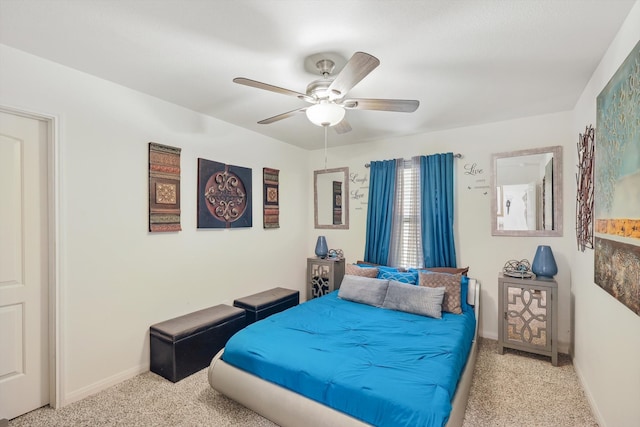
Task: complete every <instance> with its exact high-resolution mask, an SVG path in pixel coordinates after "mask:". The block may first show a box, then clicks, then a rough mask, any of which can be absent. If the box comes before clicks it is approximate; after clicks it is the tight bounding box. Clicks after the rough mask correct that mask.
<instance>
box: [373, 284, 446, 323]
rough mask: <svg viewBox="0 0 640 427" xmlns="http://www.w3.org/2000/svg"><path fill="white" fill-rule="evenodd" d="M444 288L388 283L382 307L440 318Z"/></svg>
mask: <svg viewBox="0 0 640 427" xmlns="http://www.w3.org/2000/svg"><path fill="white" fill-rule="evenodd" d="M443 297H444V288H429V287H426V286H413V285H408V284H406V283H400V282H394V281H389V287H388V288H387V295H386V296H385V297H384V302H383V303H382V306H383V307H384V308H389V309H391V310H398V311H405V312H407V313H413V314H419V315H421V316H429V317H433V318H436V319H440V318H442V299H443Z"/></svg>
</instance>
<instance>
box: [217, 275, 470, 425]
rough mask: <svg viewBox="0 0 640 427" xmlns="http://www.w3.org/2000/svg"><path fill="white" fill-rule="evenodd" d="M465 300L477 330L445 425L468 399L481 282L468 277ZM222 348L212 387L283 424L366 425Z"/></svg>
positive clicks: (458, 417) (459, 416) (456, 419)
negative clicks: (233, 360) (249, 367)
mask: <svg viewBox="0 0 640 427" xmlns="http://www.w3.org/2000/svg"><path fill="white" fill-rule="evenodd" d="M467 301H468V303H469V304H471V305H473V306H474V310H475V314H476V330H475V333H474V339H473V343H472V345H471V351H470V352H469V356H468V358H467V362H466V365H465V368H464V371H463V372H462V376H461V378H460V381H459V383H458V388H457V389H456V393H455V395H454V397H453V400H452V401H451V404H452V407H453V409H452V410H451V414H450V415H449V421H448V422H447V427H461V426H462V422H463V420H464V413H465V411H466V408H467V400H468V399H469V389H470V388H471V380H472V379H473V370H474V367H475V364H476V355H477V352H478V349H477V345H478V323H479V321H480V283H479V282H478V281H477V280H475V279H469V292H468V295H467ZM223 352H224V349H222V350H220V352H218V354H216V356H215V357H214V358H213V360H212V361H211V365H210V366H209V384H211V387H212V388H213V389H214V390H217V391H219V392H220V393H222V394H224V395H225V396H227V397H229V398H231V399H233V400H235V401H236V402H238V403H240V404H242V405H244V406H246V407H247V408H249V409H251V410H253V411H255V412H257V413H258V414H260V415H262V416H263V417H265V418H268V419H269V420H271V421H273V422H274V423H276V424H278V425H280V426H282V427H299V426H301V425H304V426H307V427H325V426H345V427H358V426H368V425H369V424H366V423H364V422H362V421H360V420H358V419H355V418H353V417H351V416H349V415H347V414H344V413H342V412H339V411H336V410H335V409H332V408H330V407H328V406H325V405H323V404H321V403H318V402H316V401H314V400H311V399H309V398H307V397H305V396H302V395H301V394H298V393H296V392H293V391H291V390H288V389H286V388H283V387H281V386H279V385H276V384H274V383H271V382H269V381H266V380H263V379H261V378H258V377H256V376H255V375H252V374H249V373H247V372H245V371H243V370H241V369H238V368H236V367H234V366H232V365H229V364H228V363H225V361H224V360H222V358H221V357H222V354H223Z"/></svg>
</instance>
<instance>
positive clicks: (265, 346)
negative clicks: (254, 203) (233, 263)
mask: <svg viewBox="0 0 640 427" xmlns="http://www.w3.org/2000/svg"><path fill="white" fill-rule="evenodd" d="M479 289H480V285H479V283H478V282H477V281H476V280H474V279H469V280H468V291H467V292H465V293H466V297H467V298H466V303H467V304H465V307H466V308H465V310H464V311H463V312H462V314H452V313H444V312H443V313H442V318H440V319H434V318H430V317H426V316H420V315H416V314H412V313H406V312H402V311H396V310H390V309H386V308H381V307H377V306H372V305H368V304H361V303H358V302H353V301H348V300H345V299H343V298H340V297H338V291H335V292H332V293H330V294H328V295H326V296H323V297H321V298H316V299H313V300H310V301H307V302H305V303H303V304H300V305H298V306H296V307H293V308H291V309H288V310H286V311H284V312H281V313H278V314H275V315H273V316H271V317H269V318H267V319H265V320H262V321H260V322H257V323H255V324H253V325H250V326H248V327H247V328H245V329H243V330H242V331H240V332H238V333H237V334H236V335H234V337H232V339H231V340H229V342H228V343H227V346H226V347H225V349H223V350H221V351H220V352H219V353H218V354H217V355H216V356H215V357H214V358H213V360H212V362H211V365H210V367H209V372H208V374H209V383H210V385H211V387H212V388H214V389H215V390H217V391H219V392H221V393H222V394H224V395H226V396H228V397H229V398H231V399H233V400H235V401H237V402H239V403H241V404H242V405H244V406H246V407H248V408H249V409H252V410H253V411H255V412H257V413H259V414H261V415H262V416H264V417H266V418H268V419H270V420H271V421H273V422H275V423H276V424H278V425H280V426H284V427H287V426H292V427H293V426H296V427H297V426H301V425H304V426H367V425H379V426H401V425H407V426H408V425H411V426H443V425H446V426H448V427H453V426H461V425H462V422H463V419H464V412H465V409H466V404H467V399H468V394H469V388H470V385H471V380H472V376H473V368H474V365H475V358H476V352H477V347H476V346H477V344H476V343H477V334H478V332H477V331H478V326H477V321H476V319H479V310H480V305H479V296H480V292H479ZM451 337H453V338H451ZM263 338H264V339H263ZM225 353H226V354H225Z"/></svg>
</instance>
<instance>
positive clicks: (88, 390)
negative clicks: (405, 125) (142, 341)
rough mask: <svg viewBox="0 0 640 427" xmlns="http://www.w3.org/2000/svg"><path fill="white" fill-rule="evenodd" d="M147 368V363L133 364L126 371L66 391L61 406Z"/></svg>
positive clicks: (126, 378) (138, 373)
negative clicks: (77, 388) (68, 391)
mask: <svg viewBox="0 0 640 427" xmlns="http://www.w3.org/2000/svg"><path fill="white" fill-rule="evenodd" d="M148 370H149V365H148V364H144V365H138V366H134V367H133V368H130V369H127V370H126V371H122V372H120V373H118V374H115V375H112V376H110V377H108V378H105V379H103V380H100V381H98V382H95V383H93V384H89V385H88V386H85V387H82V388H81V389H79V390H75V391H72V392H70V393H66V394H65V396H64V397H63V399H62V406H67V405H69V404H71V403H73V402H77V401H78V400H82V399H84V398H85V397H89V396H91V395H93V394H96V393H98V392H101V391H102V390H105V389H107V388H109V387H111V386H114V385H116V384H119V383H121V382H122V381H125V380H128V379H130V378H133V377H135V376H136V375H140V374H142V373H145V372H147V371H148Z"/></svg>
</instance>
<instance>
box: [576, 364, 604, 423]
mask: <svg viewBox="0 0 640 427" xmlns="http://www.w3.org/2000/svg"><path fill="white" fill-rule="evenodd" d="M573 361H574V363H573V369H574V370H575V371H576V375H577V376H578V381H579V382H580V386H582V390H584V394H585V396H587V401H588V402H589V406H590V407H591V412H592V413H593V416H594V417H595V419H596V421H597V422H598V425H599V426H600V427H607V424H606V423H605V422H604V418H603V417H602V414H601V413H600V411H599V410H598V406H597V405H596V401H595V399H594V398H593V395H592V394H591V390H589V387H587V383H586V382H585V380H584V376H583V375H582V371H581V370H580V366H579V365H578V364H576V363H575V358H574V359H573Z"/></svg>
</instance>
